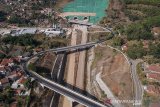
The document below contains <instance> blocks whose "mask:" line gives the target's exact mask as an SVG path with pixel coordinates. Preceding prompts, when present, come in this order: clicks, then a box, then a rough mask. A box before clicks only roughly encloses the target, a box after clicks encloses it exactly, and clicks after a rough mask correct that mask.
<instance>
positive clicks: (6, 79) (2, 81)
mask: <svg viewBox="0 0 160 107" xmlns="http://www.w3.org/2000/svg"><path fill="white" fill-rule="evenodd" d="M0 82H1V84H5V83H9V80H8V78H3V79H1V80H0Z"/></svg>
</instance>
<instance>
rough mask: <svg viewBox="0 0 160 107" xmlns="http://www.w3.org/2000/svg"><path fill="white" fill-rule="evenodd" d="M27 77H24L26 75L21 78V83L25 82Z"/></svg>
mask: <svg viewBox="0 0 160 107" xmlns="http://www.w3.org/2000/svg"><path fill="white" fill-rule="evenodd" d="M26 80H27V79H26V78H24V76H23V77H22V78H20V79H19V83H21V84H23V83H24V82H25V81H26Z"/></svg>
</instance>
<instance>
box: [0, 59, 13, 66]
mask: <svg viewBox="0 0 160 107" xmlns="http://www.w3.org/2000/svg"><path fill="white" fill-rule="evenodd" d="M9 63H13V60H12V59H3V60H2V62H1V65H4V66H7V65H8V64H9Z"/></svg>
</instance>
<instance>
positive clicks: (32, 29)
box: [11, 28, 37, 36]
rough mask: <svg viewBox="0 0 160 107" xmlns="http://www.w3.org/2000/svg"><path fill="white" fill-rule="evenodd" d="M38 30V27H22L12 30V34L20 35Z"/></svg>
mask: <svg viewBox="0 0 160 107" xmlns="http://www.w3.org/2000/svg"><path fill="white" fill-rule="evenodd" d="M36 32H37V29H36V28H20V29H14V30H12V31H11V35H12V36H19V35H24V34H35V33H36Z"/></svg>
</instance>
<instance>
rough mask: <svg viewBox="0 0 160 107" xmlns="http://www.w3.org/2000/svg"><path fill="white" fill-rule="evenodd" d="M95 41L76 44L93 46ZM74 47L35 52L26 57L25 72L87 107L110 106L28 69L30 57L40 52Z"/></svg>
mask: <svg viewBox="0 0 160 107" xmlns="http://www.w3.org/2000/svg"><path fill="white" fill-rule="evenodd" d="M97 43H99V42H91V43H86V44H83V45H80V46H79V45H78V47H81V46H82V47H85V46H92V45H93V46H94V45H96V44H97ZM74 47H77V46H72V47H69V48H67V47H65V48H57V49H51V50H47V51H43V52H40V53H38V54H35V55H33V56H32V57H30V58H29V59H28V61H27V63H26V64H25V66H24V70H25V71H26V72H28V73H29V74H30V75H31V76H32V77H33V78H35V79H36V80H38V82H40V83H42V84H43V85H44V86H46V87H47V88H49V89H51V90H54V91H55V92H57V93H59V94H61V95H64V96H67V97H69V98H71V99H73V100H74V101H77V102H79V103H80V104H82V105H84V106H88V107H111V106H112V105H111V104H107V105H104V104H102V103H101V102H99V101H96V100H94V99H92V98H89V97H87V96H85V95H82V94H81V93H78V92H76V91H74V90H72V89H69V88H67V87H64V86H63V85H61V84H59V83H56V82H54V81H51V80H49V79H47V78H45V77H42V76H40V75H39V74H37V73H36V72H35V71H32V70H30V69H28V65H29V64H30V60H31V59H32V58H34V57H36V56H38V55H41V54H43V53H45V52H49V51H53V52H57V51H59V50H63V49H64V50H65V49H66V48H67V49H70V48H74Z"/></svg>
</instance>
